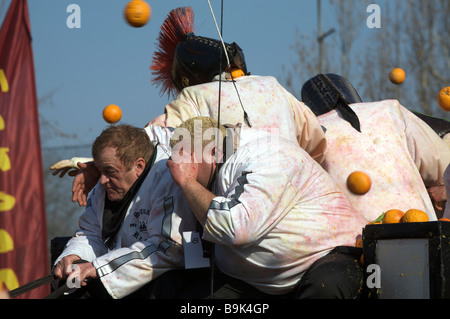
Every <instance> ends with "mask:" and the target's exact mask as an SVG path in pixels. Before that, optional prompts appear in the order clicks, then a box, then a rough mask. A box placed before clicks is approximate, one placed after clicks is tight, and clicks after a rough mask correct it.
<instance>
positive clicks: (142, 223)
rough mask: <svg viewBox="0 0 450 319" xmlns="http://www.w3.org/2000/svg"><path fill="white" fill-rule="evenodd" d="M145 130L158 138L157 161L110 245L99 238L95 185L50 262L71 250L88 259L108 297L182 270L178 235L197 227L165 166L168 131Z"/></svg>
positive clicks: (101, 192) (99, 200) (99, 193)
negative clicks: (71, 231)
mask: <svg viewBox="0 0 450 319" xmlns="http://www.w3.org/2000/svg"><path fill="white" fill-rule="evenodd" d="M146 130H147V133H149V135H150V137H151V138H152V137H158V140H159V141H161V142H162V143H161V145H160V146H158V147H157V156H158V157H157V159H158V161H157V162H156V163H155V164H154V165H153V167H152V168H151V170H150V172H149V173H148V175H147V177H146V178H145V180H144V182H143V183H142V185H141V187H140V189H139V191H138V192H137V194H136V196H135V197H134V199H133V200H132V202H131V203H130V205H129V208H128V210H127V213H126V215H125V218H124V221H123V223H122V226H121V227H120V229H119V232H118V233H117V235H116V237H115V241H114V245H115V246H114V248H113V249H111V250H109V249H108V248H107V247H106V246H105V244H104V243H103V240H102V233H101V232H102V221H103V210H104V205H105V189H104V187H103V186H102V185H100V184H97V186H96V187H95V188H94V189H93V191H92V192H91V194H90V197H89V199H88V205H87V207H86V210H85V211H84V213H83V214H82V215H81V217H80V219H79V230H78V231H77V232H76V233H75V235H74V237H73V238H71V239H70V240H69V242H68V244H67V246H66V248H65V249H64V251H63V253H62V254H61V256H59V257H58V259H57V260H56V262H55V263H57V262H58V261H59V260H60V259H61V258H62V257H64V256H67V255H71V254H74V255H77V256H79V257H80V258H81V259H84V260H87V261H90V262H93V265H94V267H95V268H96V269H97V273H98V275H99V277H100V280H101V281H102V283H103V285H104V287H105V288H106V290H107V291H108V293H109V294H110V295H111V296H112V297H113V298H123V297H125V296H127V295H128V294H130V293H132V292H134V291H136V290H137V289H139V288H140V287H142V286H144V285H145V284H146V283H148V282H150V281H151V280H153V279H155V278H156V277H158V276H159V275H161V274H162V273H164V272H166V271H168V270H171V269H176V268H184V252H183V246H182V235H181V234H182V232H183V231H192V230H196V226H197V220H196V219H195V217H194V215H193V214H192V212H191V210H190V209H189V206H188V204H187V202H185V200H184V197H183V195H182V192H181V190H180V188H179V187H178V186H177V185H176V184H175V183H174V182H173V179H172V176H171V175H170V171H169V170H168V169H167V167H166V160H167V158H168V156H167V154H166V151H167V150H166V149H164V145H167V138H170V134H167V136H166V137H164V136H161V135H158V134H159V133H165V131H166V130H164V129H162V128H156V131H155V130H153V127H149V128H147V129H146ZM158 131H159V132H158ZM166 133H167V131H166Z"/></svg>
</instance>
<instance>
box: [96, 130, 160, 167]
mask: <svg viewBox="0 0 450 319" xmlns="http://www.w3.org/2000/svg"><path fill="white" fill-rule="evenodd" d="M108 146H110V147H113V148H115V149H116V156H117V158H118V159H119V160H120V161H121V162H122V163H123V165H124V166H125V168H126V169H127V170H130V169H131V167H132V166H133V163H134V162H135V161H136V160H137V159H138V158H140V157H142V158H143V159H144V160H145V163H148V162H149V161H150V158H151V157H152V155H153V151H154V149H153V145H152V143H151V141H150V138H149V137H148V135H147V133H146V132H145V130H144V129H142V128H138V127H135V126H132V125H128V124H120V125H111V126H109V127H107V128H106V129H104V130H103V131H102V133H101V134H100V135H99V136H98V137H97V138H96V139H95V141H94V143H93V144H92V157H93V158H94V159H95V158H97V157H98V156H99V154H100V153H101V152H102V151H103V149H104V148H105V147H108Z"/></svg>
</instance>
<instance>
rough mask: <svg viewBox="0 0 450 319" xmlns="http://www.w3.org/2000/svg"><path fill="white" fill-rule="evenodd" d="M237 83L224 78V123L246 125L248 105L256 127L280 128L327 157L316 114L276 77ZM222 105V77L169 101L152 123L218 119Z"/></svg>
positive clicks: (317, 155) (284, 134)
mask: <svg viewBox="0 0 450 319" xmlns="http://www.w3.org/2000/svg"><path fill="white" fill-rule="evenodd" d="M234 84H235V85H236V88H237V91H238V92H239V95H238V93H237V92H236V89H235V87H234ZM234 84H233V82H231V81H222V82H221V91H220V92H221V97H220V124H232V125H236V124H242V125H244V126H245V125H246V122H245V119H244V111H243V109H245V111H246V112H247V114H248V117H249V119H250V122H251V126H252V128H256V129H260V130H266V131H272V132H274V131H278V132H279V135H280V136H281V137H283V138H285V139H288V140H291V141H297V142H298V143H299V145H300V147H301V148H303V149H304V150H306V152H308V153H309V154H310V155H311V156H312V157H313V158H314V159H315V160H316V161H317V162H319V163H320V162H321V161H322V160H323V157H324V154H325V152H326V141H325V136H324V133H323V130H322V128H321V126H320V124H319V122H318V121H317V118H316V116H315V115H314V114H313V113H312V111H311V110H310V109H309V108H308V107H307V106H305V104H304V103H302V102H300V101H298V100H297V99H296V98H295V97H294V96H293V95H292V94H290V93H289V92H288V91H287V90H286V89H285V88H283V87H282V86H281V85H280V84H279V83H278V81H277V80H276V79H275V78H274V77H271V76H242V77H239V78H237V79H235V83H234ZM239 98H240V100H239ZM241 102H242V105H241ZM218 105H219V81H213V82H209V83H205V84H199V85H195V86H190V87H187V88H185V89H183V90H182V91H181V92H180V94H179V95H178V97H177V98H176V99H175V100H174V101H172V102H170V103H169V104H168V105H166V107H165V113H166V114H165V116H162V117H157V118H156V119H154V120H153V121H152V122H150V124H158V125H162V126H169V127H177V126H178V125H180V124H181V123H182V122H184V121H186V120H188V119H190V118H193V117H197V116H208V117H211V118H213V119H215V120H218V119H219V118H218V115H219V114H218Z"/></svg>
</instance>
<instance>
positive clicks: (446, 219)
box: [439, 218, 450, 222]
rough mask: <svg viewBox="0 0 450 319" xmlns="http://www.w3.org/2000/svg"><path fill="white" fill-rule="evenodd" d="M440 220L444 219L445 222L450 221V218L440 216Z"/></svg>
mask: <svg viewBox="0 0 450 319" xmlns="http://www.w3.org/2000/svg"><path fill="white" fill-rule="evenodd" d="M439 220H440V221H443V222H450V219H448V218H439Z"/></svg>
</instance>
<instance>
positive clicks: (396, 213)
mask: <svg viewBox="0 0 450 319" xmlns="http://www.w3.org/2000/svg"><path fill="white" fill-rule="evenodd" d="M428 221H429V218H428V215H427V213H425V212H424V211H423V210H420V209H409V210H407V211H406V212H403V211H401V210H400V209H390V210H388V211H386V212H384V213H383V214H381V215H380V216H379V217H378V218H377V219H375V220H374V221H372V222H370V223H369V225H376V224H399V223H422V222H428ZM439 221H446V222H450V219H449V218H440V219H439ZM355 247H359V248H363V240H362V237H361V236H358V238H357V240H356V243H355ZM360 262H361V264H364V255H363V254H362V255H361V258H360Z"/></svg>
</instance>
